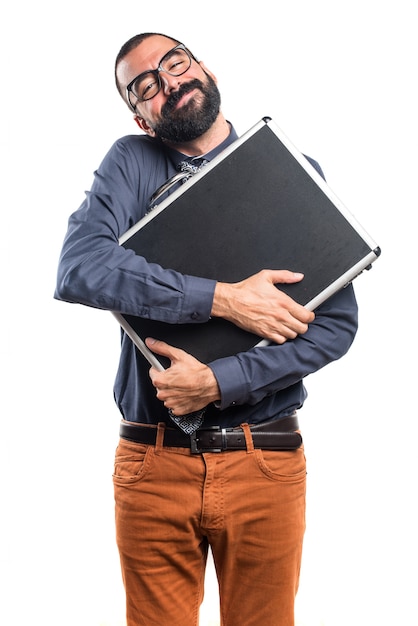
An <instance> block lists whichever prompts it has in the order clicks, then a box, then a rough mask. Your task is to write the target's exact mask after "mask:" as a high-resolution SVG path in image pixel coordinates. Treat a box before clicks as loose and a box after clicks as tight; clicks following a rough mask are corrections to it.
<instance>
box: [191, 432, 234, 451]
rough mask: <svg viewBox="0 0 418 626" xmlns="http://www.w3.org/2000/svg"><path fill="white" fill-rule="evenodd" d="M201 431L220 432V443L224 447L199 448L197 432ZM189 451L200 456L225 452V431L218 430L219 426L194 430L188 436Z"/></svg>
mask: <svg viewBox="0 0 418 626" xmlns="http://www.w3.org/2000/svg"><path fill="white" fill-rule="evenodd" d="M202 431H205V432H206V431H216V432H222V443H224V441H225V443H224V446H225V447H222V446H221V447H220V448H219V447H216V448H215V446H214V447H213V448H212V447H209V448H208V447H206V448H201V447H199V432H202ZM190 450H191V453H192V454H202V452H222V451H223V450H226V429H225V428H220V427H219V426H208V427H207V428H198V429H197V430H195V432H194V433H192V434H191V435H190Z"/></svg>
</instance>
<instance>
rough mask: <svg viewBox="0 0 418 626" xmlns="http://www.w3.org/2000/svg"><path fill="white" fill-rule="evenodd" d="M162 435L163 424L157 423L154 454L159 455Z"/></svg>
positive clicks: (162, 442)
mask: <svg viewBox="0 0 418 626" xmlns="http://www.w3.org/2000/svg"><path fill="white" fill-rule="evenodd" d="M164 433H165V423H164V422H158V424H157V437H156V440H155V454H161V452H162V450H163V445H164Z"/></svg>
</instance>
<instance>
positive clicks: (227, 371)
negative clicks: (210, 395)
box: [208, 356, 249, 411]
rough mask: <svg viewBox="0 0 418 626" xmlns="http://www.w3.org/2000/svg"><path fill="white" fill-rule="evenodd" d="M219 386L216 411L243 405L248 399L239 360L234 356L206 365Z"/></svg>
mask: <svg viewBox="0 0 418 626" xmlns="http://www.w3.org/2000/svg"><path fill="white" fill-rule="evenodd" d="M208 367H210V369H211V370H212V372H213V374H214V376H215V378H216V380H217V382H218V386H219V391H220V393H221V400H220V402H217V403H216V405H215V406H216V407H217V408H218V409H221V411H222V410H223V409H227V408H228V407H230V406H235V405H236V404H245V403H246V402H247V398H248V388H249V385H248V382H247V380H246V378H245V376H244V372H243V370H242V367H241V363H240V361H239V359H238V358H237V357H235V356H231V357H225V358H223V359H218V360H216V361H212V362H211V363H208Z"/></svg>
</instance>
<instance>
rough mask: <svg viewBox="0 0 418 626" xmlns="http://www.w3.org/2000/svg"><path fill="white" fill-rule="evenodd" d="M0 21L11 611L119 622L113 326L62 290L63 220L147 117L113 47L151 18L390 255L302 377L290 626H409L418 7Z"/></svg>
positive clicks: (215, 6)
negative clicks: (304, 474)
mask: <svg viewBox="0 0 418 626" xmlns="http://www.w3.org/2000/svg"><path fill="white" fill-rule="evenodd" d="M0 22H1V29H2V33H1V45H2V55H1V58H2V65H3V70H2V86H3V89H2V98H1V102H2V116H1V117H2V127H3V128H2V141H1V145H2V153H3V154H2V156H3V165H2V173H3V177H2V178H3V182H2V199H3V207H2V216H3V246H1V255H2V263H1V267H2V280H1V285H2V290H1V291H2V299H3V303H2V314H3V315H2V320H3V322H2V326H1V328H2V332H3V341H2V345H3V346H4V347H3V349H2V351H1V354H2V360H4V363H3V367H2V371H3V376H2V381H3V393H2V404H1V407H2V421H1V429H2V432H1V440H0V445H1V452H2V454H1V459H2V465H3V467H2V470H3V471H2V474H1V475H2V481H3V482H4V486H2V498H1V501H2V511H3V513H2V529H3V530H2V534H1V538H2V550H3V551H4V557H3V556H2V557H1V558H0V561H1V563H2V567H3V568H4V576H3V580H4V582H3V584H2V587H3V591H5V597H6V602H5V603H3V609H4V610H5V611H7V612H8V615H7V617H5V618H4V619H1V623H3V624H5V625H6V624H7V626H14V625H19V626H23V625H25V626H26V625H28V624H42V625H43V626H57V625H59V626H73V625H75V624H77V626H120V625H121V624H123V620H124V597H123V590H122V585H121V580H120V571H119V564H118V556H117V552H116V547H115V544H114V527H113V493H112V483H111V472H112V463H113V454H114V449H115V446H116V442H117V433H118V423H119V414H118V412H117V409H116V407H115V406H114V403H113V397H112V385H113V378H114V375H115V371H116V365H117V359H118V353H119V329H118V327H117V324H116V322H115V321H114V319H113V318H112V316H111V315H110V313H107V312H103V311H95V310H92V309H88V308H84V307H81V306H78V305H69V304H65V303H62V302H57V301H54V300H53V291H54V285H55V275H56V268H57V263H58V255H59V251H60V248H61V244H62V240H63V237H64V234H65V231H66V225H67V219H68V216H69V214H70V213H71V212H73V211H74V210H75V209H76V208H77V207H78V206H79V204H80V203H81V201H82V200H83V197H84V196H83V194H84V191H85V190H86V189H88V188H89V186H90V184H91V181H92V173H93V170H94V169H95V168H96V167H97V166H98V165H99V162H100V161H101V159H102V157H103V156H104V154H105V152H106V151H107V150H108V148H109V147H110V145H111V143H113V141H114V140H115V139H116V138H118V137H119V136H121V135H124V134H129V133H136V132H137V127H136V125H135V124H134V122H133V121H132V118H131V116H130V114H129V111H128V109H127V108H126V107H125V105H124V104H123V103H122V101H121V100H120V99H119V96H118V94H117V92H116V90H115V88H114V84H113V62H114V58H115V56H116V54H117V52H118V50H119V48H120V46H121V45H122V44H123V43H124V42H125V41H126V40H127V39H128V38H130V37H131V36H132V35H134V34H136V33H138V32H144V31H159V32H163V33H166V34H169V35H172V36H173V37H175V38H177V39H180V40H182V41H184V42H185V43H186V45H187V46H189V47H190V48H191V50H192V51H193V52H194V54H195V55H196V56H198V57H199V58H200V59H202V60H203V61H204V62H205V63H206V65H207V66H208V67H209V69H211V70H212V71H213V72H214V73H215V75H216V76H217V78H218V83H219V87H220V90H221V94H222V96H223V110H224V113H225V115H226V117H227V118H228V119H230V120H231V121H232V122H233V123H234V125H235V127H236V129H237V131H238V133H239V134H242V133H243V132H245V131H246V130H247V129H248V128H250V127H251V126H252V125H253V124H254V123H256V122H257V121H258V120H259V119H260V118H261V117H263V116H265V115H269V116H271V117H273V119H274V120H275V121H276V123H277V124H278V125H279V126H280V127H281V128H282V130H283V131H284V132H285V133H286V134H287V135H288V137H289V138H290V139H291V140H292V142H293V143H294V144H295V145H296V146H297V147H298V148H299V149H300V150H301V151H303V152H305V153H306V154H309V155H310V156H312V157H314V158H315V159H316V160H318V161H319V162H320V164H321V166H322V167H323V169H324V172H325V175H326V177H327V180H328V183H329V185H330V187H331V188H332V189H333V190H334V192H335V193H336V194H337V195H338V196H339V197H340V199H341V200H342V201H343V202H344V203H345V204H346V206H347V207H348V208H349V210H350V211H351V212H352V213H354V215H355V216H356V217H357V219H358V220H359V221H360V222H361V223H362V225H363V226H364V227H365V228H366V230H368V231H369V233H370V234H371V235H372V236H373V238H374V239H375V240H376V241H377V243H378V244H379V245H380V246H381V248H382V257H381V258H380V259H379V260H378V261H377V262H376V263H375V265H374V267H373V269H372V270H371V271H370V272H367V273H363V275H361V276H360V277H359V278H358V279H357V280H356V284H355V287H356V293H357V298H358V301H359V306H360V328H359V332H358V336H357V338H356V341H355V343H354V345H353V347H352V349H351V351H350V352H349V354H348V355H347V356H346V357H344V359H342V360H341V361H339V362H337V363H335V364H332V365H330V366H329V367H327V368H326V369H324V370H323V371H321V372H319V373H317V374H315V375H313V376H312V377H311V378H309V379H308V380H307V386H308V390H309V393H310V396H309V399H308V401H307V403H306V405H305V408H304V409H303V411H301V413H300V418H301V422H302V427H303V432H304V439H305V445H306V450H307V461H308V512H307V532H306V541H305V552H304V561H303V568H302V576H301V586H300V591H299V595H298V602H297V618H298V622H297V623H298V626H353V625H354V624H355V625H356V626H370V625H372V624H373V625H374V624H379V626H381V625H386V624H387V625H391V626H393V625H396V626H397V625H399V624H402V626H409V625H414V626H416V625H417V624H418V609H417V607H416V601H415V593H416V586H417V580H416V571H415V568H416V562H417V556H418V555H417V540H416V536H417V533H416V528H417V524H418V518H417V513H416V495H417V487H416V474H417V470H416V463H415V455H416V440H415V436H416V427H415V422H416V417H417V410H416V406H415V373H416V354H417V347H418V346H417V341H416V294H415V292H416V288H415V285H416V254H415V242H416V226H415V221H414V217H415V215H414V214H415V212H416V204H417V201H416V198H417V194H416V162H417V158H416V144H417V139H418V132H417V122H416V112H417V110H418V102H417V87H416V85H417V81H416V61H417V58H418V57H417V53H418V50H417V43H416V42H417V39H416V20H415V10H413V3H412V2H408V0H397V1H396V2H388V1H386V0H380V1H378V0H375V1H373V0H361V1H360V0H351V1H350V2H348V1H343V0H340V1H336V0H317V1H316V2H312V1H311V0H293V1H292V2H289V1H286V2H284V1H276V2H263V1H261V2H257V3H251V4H248V3H241V2H229V3H228V2H225V0H223V1H222V2H220V1H218V0H211V2H195V3H190V2H188V3H174V2H168V1H167V0H162V1H160V2H158V3H151V2H148V3H144V2H139V1H136V2H133V1H130V0H120V1H119V2H115V1H114V0H112V1H108V0H100V1H98V0H91V1H89V0H86V1H85V2H84V3H81V2H76V3H67V4H62V3H59V2H52V1H51V2H48V1H47V0H39V1H38V2H29V1H28V0H26V1H25V2H16V3H13V8H12V9H10V8H7V9H6V8H2V16H1V20H0ZM4 218H6V222H5V221H4ZM4 244H5V245H4ZM214 585H215V583H214V578H213V571H212V569H209V573H208V591H207V598H206V601H205V607H204V611H203V617H202V626H208V625H209V624H212V625H214V624H216V623H217V596H216V593H215V591H214V589H215V586H214ZM237 626H239V625H237Z"/></svg>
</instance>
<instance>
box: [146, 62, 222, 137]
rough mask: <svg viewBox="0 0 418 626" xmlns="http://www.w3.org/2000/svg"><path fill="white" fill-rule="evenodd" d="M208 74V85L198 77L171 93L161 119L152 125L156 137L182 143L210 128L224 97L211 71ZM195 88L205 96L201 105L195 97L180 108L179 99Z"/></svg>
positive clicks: (162, 110) (163, 108)
mask: <svg viewBox="0 0 418 626" xmlns="http://www.w3.org/2000/svg"><path fill="white" fill-rule="evenodd" d="M206 76H207V83H206V84H204V83H202V81H200V80H198V79H197V78H196V79H194V80H192V81H190V82H189V83H185V84H183V85H181V86H180V87H179V89H178V91H176V92H175V93H173V94H171V96H169V98H168V99H167V102H166V103H165V104H164V106H163V107H162V109H161V116H160V119H159V121H158V122H156V123H155V124H154V126H153V130H154V131H155V133H156V135H157V137H159V138H160V139H162V140H163V141H169V142H171V143H183V142H186V141H193V139H196V138H197V137H200V136H201V135H203V133H205V132H206V131H207V130H209V128H210V127H211V126H212V124H213V123H214V122H215V120H216V118H217V117H218V115H219V111H220V106H221V96H220V93H219V90H218V87H217V86H216V83H215V81H214V80H213V78H212V77H211V76H209V75H208V74H206ZM194 89H198V90H199V91H200V92H201V93H202V95H203V100H202V103H201V105H200V106H198V105H197V104H196V102H195V99H194V98H192V99H191V100H190V101H189V102H188V103H187V104H185V105H184V106H182V107H180V109H177V108H176V105H177V103H178V102H179V100H180V99H181V98H182V97H183V96H184V95H185V94H186V93H189V92H191V91H193V90H194Z"/></svg>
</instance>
